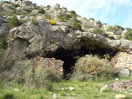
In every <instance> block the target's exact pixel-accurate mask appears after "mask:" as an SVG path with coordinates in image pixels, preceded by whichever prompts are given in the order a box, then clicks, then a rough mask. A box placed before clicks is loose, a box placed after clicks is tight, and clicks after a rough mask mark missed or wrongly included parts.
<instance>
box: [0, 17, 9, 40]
mask: <svg viewBox="0 0 132 99" xmlns="http://www.w3.org/2000/svg"><path fill="white" fill-rule="evenodd" d="M8 31H9V28H8V21H7V20H6V19H5V18H4V17H3V16H2V15H0V36H3V37H5V36H6V35H7V33H8Z"/></svg>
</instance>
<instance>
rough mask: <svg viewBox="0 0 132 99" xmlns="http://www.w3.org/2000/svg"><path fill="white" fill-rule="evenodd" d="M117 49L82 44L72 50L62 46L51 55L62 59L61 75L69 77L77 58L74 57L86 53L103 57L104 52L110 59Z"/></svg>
mask: <svg viewBox="0 0 132 99" xmlns="http://www.w3.org/2000/svg"><path fill="white" fill-rule="evenodd" d="M117 52H118V50H113V49H110V48H100V47H95V49H92V50H90V49H87V48H85V47H84V46H82V47H81V48H80V49H72V50H66V49H64V48H59V49H58V50H57V51H56V52H55V53H53V54H52V55H51V56H50V58H51V57H54V58H56V59H60V60H62V61H64V64H63V77H64V78H65V79H69V78H70V76H71V74H72V73H73V71H74V64H75V63H76V61H77V59H76V58H75V57H83V56H85V55H86V54H92V55H97V56H99V57H100V58H104V55H105V54H109V55H110V59H111V58H112V57H114V56H115V55H116V54H117Z"/></svg>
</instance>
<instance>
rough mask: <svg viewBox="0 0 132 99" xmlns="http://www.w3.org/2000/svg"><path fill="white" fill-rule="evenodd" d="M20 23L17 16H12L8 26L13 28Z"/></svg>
mask: <svg viewBox="0 0 132 99" xmlns="http://www.w3.org/2000/svg"><path fill="white" fill-rule="evenodd" d="M19 25H20V21H19V20H18V18H17V17H16V16H13V17H12V18H11V19H10V20H9V27H10V28H14V27H16V26H19Z"/></svg>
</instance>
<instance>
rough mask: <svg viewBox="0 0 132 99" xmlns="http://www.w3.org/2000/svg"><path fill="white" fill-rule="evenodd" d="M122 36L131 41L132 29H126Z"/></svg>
mask: <svg viewBox="0 0 132 99" xmlns="http://www.w3.org/2000/svg"><path fill="white" fill-rule="evenodd" d="M124 38H125V39H127V40H131V41H132V30H131V29H128V30H127V32H126V33H125V34H124Z"/></svg>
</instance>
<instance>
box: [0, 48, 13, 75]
mask: <svg viewBox="0 0 132 99" xmlns="http://www.w3.org/2000/svg"><path fill="white" fill-rule="evenodd" d="M10 54H11V53H10V50H9V49H6V50H2V49H1V50H0V73H1V72H3V71H4V70H8V69H10V68H11V67H12V64H13V59H12V57H11V55H10Z"/></svg>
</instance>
